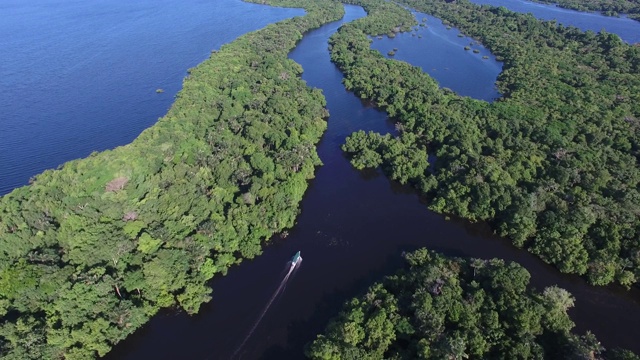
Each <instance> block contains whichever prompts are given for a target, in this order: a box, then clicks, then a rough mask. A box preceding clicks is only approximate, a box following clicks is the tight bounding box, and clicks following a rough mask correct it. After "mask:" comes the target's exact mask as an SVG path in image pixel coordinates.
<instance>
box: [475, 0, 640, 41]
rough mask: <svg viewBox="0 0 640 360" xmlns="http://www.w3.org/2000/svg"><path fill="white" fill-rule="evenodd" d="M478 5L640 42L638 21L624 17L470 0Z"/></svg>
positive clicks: (508, 0) (517, 1) (518, 1)
mask: <svg viewBox="0 0 640 360" xmlns="http://www.w3.org/2000/svg"><path fill="white" fill-rule="evenodd" d="M470 1H471V2H472V3H475V4H478V5H492V6H504V7H505V8H507V9H509V10H511V11H515V12H520V13H531V14H532V15H533V16H535V17H537V18H538V19H541V20H556V21H557V22H558V23H560V24H562V25H564V26H575V27H577V28H578V29H581V30H583V31H587V30H591V31H594V32H600V31H601V30H605V31H607V32H609V33H613V34H616V35H618V36H620V38H621V39H622V40H624V41H626V42H628V43H630V44H634V43H637V42H640V21H635V20H631V19H629V18H626V17H624V16H623V17H612V16H604V15H602V14H599V13H595V12H582V11H575V10H569V9H563V8H561V7H558V6H556V5H548V4H540V3H534V2H531V1H526V0H470Z"/></svg>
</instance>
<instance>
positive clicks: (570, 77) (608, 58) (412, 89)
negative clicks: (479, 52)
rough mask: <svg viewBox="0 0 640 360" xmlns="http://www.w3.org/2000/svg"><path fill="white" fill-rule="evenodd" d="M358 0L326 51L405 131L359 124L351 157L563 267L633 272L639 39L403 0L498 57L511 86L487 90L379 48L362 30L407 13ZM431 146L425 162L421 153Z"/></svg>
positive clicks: (599, 281)
mask: <svg viewBox="0 0 640 360" xmlns="http://www.w3.org/2000/svg"><path fill="white" fill-rule="evenodd" d="M360 3H361V4H362V5H364V6H365V7H366V8H367V11H368V12H369V15H370V16H368V17H367V18H365V19H361V20H360V21H356V22H353V23H351V24H348V25H345V26H343V27H342V28H341V30H340V31H339V32H338V33H336V34H335V35H334V36H333V37H332V40H331V48H332V60H333V61H334V62H335V63H336V64H337V65H338V66H339V68H340V69H341V70H342V71H343V72H344V75H345V80H344V84H345V86H346V87H347V88H348V89H350V90H352V91H354V92H355V93H356V94H358V95H359V96H360V97H362V98H366V99H370V100H372V101H373V102H374V103H376V104H378V105H379V106H380V107H382V108H383V109H385V110H386V111H387V112H388V113H389V115H390V116H391V117H393V118H395V119H396V120H397V121H398V122H399V124H398V128H399V129H400V130H401V133H402V135H401V136H399V137H397V138H391V137H383V136H380V135H376V134H362V133H358V134H354V135H352V136H351V137H350V138H349V139H347V143H346V144H345V147H344V150H345V151H347V153H348V154H349V156H350V157H351V158H352V162H353V163H354V165H356V166H357V167H375V166H377V165H381V166H382V168H383V169H384V171H385V172H386V173H387V174H389V175H390V176H391V177H392V178H393V179H396V180H399V181H401V182H403V183H411V184H413V185H414V186H415V187H416V188H418V189H419V190H421V191H422V192H423V193H424V194H426V195H427V197H428V198H429V200H430V201H429V207H430V208H431V209H433V210H435V211H437V212H440V213H449V214H455V215H459V216H462V217H465V218H467V219H470V220H474V221H479V220H482V221H488V222H489V223H490V224H492V225H493V227H494V229H495V231H496V232H498V233H500V234H501V235H504V236H508V237H510V238H511V239H512V240H513V243H514V244H515V245H516V246H519V247H524V248H526V249H528V250H529V251H531V252H533V253H535V254H536V255H538V256H539V257H540V258H542V259H543V260H544V261H546V262H548V263H551V264H554V265H555V266H557V267H558V268H559V269H560V270H561V271H562V272H565V273H576V274H581V275H586V276H587V278H588V280H589V281H590V282H591V283H592V284H595V285H605V284H609V283H611V282H614V281H616V282H618V283H620V284H623V285H625V286H631V285H633V284H635V283H637V281H638V278H639V277H640V241H638V236H639V235H640V216H639V215H640V192H639V190H640V168H639V166H638V162H639V160H640V48H638V47H634V46H630V45H627V44H625V43H624V42H622V41H621V40H620V38H619V37H618V36H616V35H613V34H608V33H606V32H602V33H600V34H595V33H593V32H589V31H587V32H581V31H579V30H578V29H576V28H566V27H562V26H559V25H557V24H556V23H555V22H542V21H538V20H537V19H535V18H534V17H533V16H531V15H522V14H516V13H513V12H509V11H507V10H506V9H505V8H495V7H489V6H476V5H473V4H471V3H469V2H468V1H464V0H460V1H457V2H455V3H449V2H445V1H439V0H406V1H404V4H406V5H408V6H411V7H414V8H416V9H417V10H418V11H422V12H427V13H430V14H433V15H435V16H438V17H440V18H442V19H443V21H445V22H449V23H452V24H455V25H456V26H458V27H459V28H460V30H461V31H462V32H464V33H465V34H469V35H470V36H472V37H474V38H476V39H478V40H480V41H482V43H483V44H485V45H486V46H487V47H489V48H490V49H491V50H492V51H493V53H494V54H495V55H496V56H499V57H501V58H502V59H503V60H504V71H503V72H502V73H501V75H500V77H499V81H498V87H499V90H500V91H501V93H502V94H503V98H502V99H500V100H499V101H497V102H495V103H492V104H488V103H486V102H483V101H477V100H473V99H470V98H464V97H460V96H457V95H455V94H451V93H449V92H446V91H443V90H441V89H439V87H438V84H437V83H436V82H435V81H434V80H432V79H431V78H430V77H429V76H428V75H426V74H424V73H423V72H422V71H420V69H419V68H416V67H412V66H410V65H408V64H406V63H403V62H397V61H393V60H388V59H385V58H384V57H383V56H382V55H380V54H379V53H378V52H377V51H373V50H371V49H370V47H369V39H368V38H367V35H372V36H375V35H377V34H381V33H382V34H383V33H386V32H387V31H388V30H387V29H388V28H390V27H393V26H397V25H398V24H403V23H404V22H406V20H397V21H396V22H395V23H391V24H389V23H387V22H385V20H383V19H384V16H382V15H378V14H381V13H382V12H381V11H380V7H381V6H383V5H382V4H381V2H380V1H377V0H362V1H361V2H360ZM384 6H389V5H388V3H384ZM398 9H399V10H398V11H400V10H402V11H404V12H405V13H406V15H405V16H410V13H409V12H408V11H405V10H403V9H402V8H401V7H400V6H398ZM398 16H401V15H396V17H398ZM374 22H379V24H378V25H376V24H373V23H374ZM385 26H386V28H385ZM425 149H426V150H425ZM427 150H428V151H429V152H430V153H431V154H433V155H434V157H433V158H434V159H435V161H432V162H433V163H432V164H429V166H427V165H425V164H424V163H423V162H422V160H420V161H416V160H415V159H416V158H418V159H423V158H425V157H426V154H421V153H422V152H426V151H427Z"/></svg>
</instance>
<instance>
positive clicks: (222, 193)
mask: <svg viewBox="0 0 640 360" xmlns="http://www.w3.org/2000/svg"><path fill="white" fill-rule="evenodd" d="M276 2H277V3H278V4H280V5H284V6H299V7H304V8H305V9H306V11H307V15H306V16H304V17H298V18H294V19H290V20H286V21H283V22H280V23H278V24H275V25H270V26H268V27H266V28H264V29H263V30H260V31H257V32H254V33H250V34H248V35H245V36H243V37H241V38H239V39H238V40H236V41H234V42H233V43H231V44H229V45H225V46H223V47H222V48H221V49H220V51H217V52H214V53H213V54H212V55H211V57H210V58H209V59H208V60H206V61H205V62H203V63H202V64H201V65H199V66H197V67H196V68H194V69H191V70H190V72H189V73H190V75H189V76H188V78H187V79H186V80H185V81H184V86H183V90H182V91H181V92H180V93H179V94H178V96H177V99H176V101H175V103H174V105H173V106H172V108H171V109H170V110H169V112H168V113H167V115H166V116H165V117H163V118H162V119H160V120H159V121H158V123H157V124H156V125H154V126H153V127H151V128H149V129H147V130H146V131H144V132H143V133H142V134H141V135H140V136H139V137H138V138H137V139H136V140H135V141H134V142H133V143H131V144H129V145H127V146H123V147H119V148H116V149H114V150H112V151H105V152H101V153H95V154H92V156H90V157H89V158H86V159H82V160H77V161H72V162H69V163H67V164H64V166H62V167H61V168H60V169H59V170H51V171H46V172H44V173H42V174H40V175H38V176H37V177H35V179H34V181H33V183H32V184H31V185H29V186H26V187H22V188H19V189H16V190H14V191H13V192H11V193H10V194H8V195H6V196H4V197H2V198H1V199H0V289H1V292H0V316H1V317H2V320H1V322H0V354H2V356H3V357H4V358H7V359H20V360H24V359H53V358H56V359H60V358H64V359H88V358H94V357H96V356H102V355H104V354H105V353H107V352H108V351H109V350H110V348H111V347H112V345H113V344H115V343H117V342H119V341H121V340H122V339H124V338H125V337H126V336H127V335H129V334H131V333H132V332H133V331H134V330H136V329H137V328H139V327H140V326H141V325H142V324H144V323H145V322H146V321H147V320H148V319H149V317H150V316H152V315H153V314H155V313H157V312H158V310H159V309H161V308H166V307H171V306H180V307H181V308H182V309H184V310H185V311H187V312H188V313H195V312H197V311H198V309H199V307H200V305H201V304H202V303H204V302H207V301H209V299H210V293H211V288H210V287H209V286H208V284H207V281H208V280H209V279H211V278H212V277H213V276H215V275H216V274H225V273H226V271H227V268H228V267H229V266H231V265H233V264H238V263H240V262H241V261H242V259H251V258H253V257H255V256H256V255H258V254H259V253H260V252H261V246H262V244H263V242H264V241H265V240H267V239H269V237H270V236H271V235H273V234H274V233H278V232H281V231H283V230H284V229H286V228H290V227H291V226H293V224H294V219H295V218H296V215H297V213H298V204H299V202H300V200H301V199H302V195H303V193H304V191H305V189H306V187H307V180H308V179H310V178H312V177H313V175H314V168H315V166H317V165H319V164H320V161H319V158H318V156H317V154H316V149H315V144H316V143H317V142H318V141H319V139H320V136H321V135H322V133H323V131H324V130H325V128H326V123H325V120H324V118H325V117H326V116H327V112H326V109H325V107H324V106H325V100H324V97H323V96H322V94H321V92H320V91H319V90H312V89H309V88H308V87H307V86H306V85H305V83H304V82H303V81H302V80H301V79H300V77H299V75H300V74H301V72H302V69H301V68H300V66H299V65H298V64H296V63H294V62H293V61H291V60H288V59H287V54H288V52H289V51H290V50H291V49H292V48H293V47H294V46H295V44H296V42H297V41H298V40H299V39H301V37H302V34H303V32H305V31H308V30H309V29H312V28H315V27H318V26H320V25H321V24H323V23H326V22H328V21H332V20H337V19H339V18H340V17H341V16H342V14H343V7H342V6H341V5H340V4H338V3H336V2H333V1H323V0H318V1H314V2H311V3H310V2H306V1H301V0H300V1H274V3H276Z"/></svg>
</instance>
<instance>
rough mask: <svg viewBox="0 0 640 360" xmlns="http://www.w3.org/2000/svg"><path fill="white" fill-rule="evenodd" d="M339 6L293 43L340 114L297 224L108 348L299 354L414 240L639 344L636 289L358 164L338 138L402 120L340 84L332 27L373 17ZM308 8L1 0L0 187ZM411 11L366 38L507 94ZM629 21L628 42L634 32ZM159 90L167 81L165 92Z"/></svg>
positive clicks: (117, 128) (76, 151)
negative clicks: (203, 299) (553, 258)
mask: <svg viewBox="0 0 640 360" xmlns="http://www.w3.org/2000/svg"><path fill="white" fill-rule="evenodd" d="M483 1H484V0H483ZM491 1H495V0H491ZM510 3H511V2H510ZM540 7H544V6H540ZM548 8H549V9H552V10H549V11H557V10H556V8H554V7H548ZM346 9H347V14H346V16H345V18H344V19H343V20H342V21H339V22H336V23H332V24H328V25H326V26H323V27H322V28H320V29H318V30H315V31H312V32H310V33H308V34H306V35H305V37H304V39H303V40H302V41H301V42H300V43H299V45H298V46H297V47H296V49H295V50H294V51H293V52H292V53H291V55H290V56H291V58H292V59H294V60H295V61H297V62H298V63H300V64H301V65H302V66H303V68H304V70H305V72H304V74H303V78H304V79H305V80H306V81H307V82H308V84H309V85H310V86H314V87H318V88H321V89H323V91H324V94H325V96H326V98H327V103H328V108H329V111H330V113H331V116H330V118H329V119H328V130H327V132H326V134H325V135H324V137H323V139H322V141H321V143H320V144H319V147H318V151H319V154H320V157H321V158H322V161H323V162H324V166H322V167H320V168H318V170H317V176H316V178H315V179H314V180H312V181H311V183H310V187H309V189H308V191H307V193H306V195H305V198H304V200H303V202H302V206H301V207H302V211H301V214H300V216H299V218H298V222H297V225H296V226H295V227H294V228H293V229H291V231H290V235H289V236H288V237H287V238H286V239H273V240H272V243H271V244H270V245H268V246H266V247H265V251H264V254H263V255H261V256H260V257H258V258H256V259H255V260H253V261H247V262H245V263H243V264H242V265H241V266H237V267H234V268H232V269H231V270H230V271H229V273H228V275H227V276H225V277H218V278H216V279H214V281H213V282H212V287H213V294H212V295H213V300H212V302H211V303H209V304H205V305H203V307H202V309H201V312H200V313H199V314H198V315H196V316H188V315H186V314H183V313H175V312H171V311H166V312H164V313H163V314H160V315H158V316H156V317H154V318H153V319H152V320H151V321H150V322H149V323H148V324H147V325H146V326H145V327H143V328H142V329H140V330H139V331H137V332H136V333H135V334H134V335H132V336H131V337H130V338H129V339H127V340H126V341H124V342H123V343H121V344H119V345H118V346H117V347H116V348H115V349H114V350H113V351H112V352H111V353H110V354H109V355H108V358H110V359H228V358H230V357H231V356H232V355H233V354H234V353H236V354H237V358H241V359H297V358H301V357H302V356H303V355H302V349H303V346H304V344H305V343H307V342H308V341H310V340H312V339H313V338H314V336H315V334H317V333H319V332H321V331H322V330H323V328H324V326H325V325H326V322H327V320H328V319H329V318H330V317H331V316H335V315H336V312H337V311H338V310H339V308H340V305H341V304H342V303H343V302H344V301H345V300H347V299H348V298H350V297H352V296H356V295H358V294H359V293H360V292H361V291H363V290H364V289H366V287H367V286H369V285H370V284H371V283H372V282H373V281H375V280H377V279H379V278H380V277H382V276H383V275H385V274H389V273H391V272H393V271H395V270H397V269H398V268H399V267H401V266H402V265H403V262H402V260H401V256H400V255H401V253H402V252H403V251H410V250H413V249H416V248H419V247H428V248H430V249H434V250H437V251H441V252H443V253H446V254H449V255H456V256H473V257H479V258H493V257H498V258H502V259H505V260H507V261H516V262H518V263H520V264H521V265H523V266H525V267H526V268H527V269H528V270H529V272H530V273H531V275H532V284H533V285H534V286H535V287H537V288H539V289H541V288H543V287H545V286H549V285H553V284H557V285H559V286H560V287H563V288H565V289H567V290H569V291H570V292H571V293H573V295H574V296H575V297H576V299H577V300H576V307H575V308H574V309H573V310H572V311H571V315H572V317H573V319H574V321H575V322H576V324H577V330H578V331H579V332H584V331H585V330H587V329H591V330H592V331H593V332H594V333H595V334H596V336H597V337H598V338H599V339H600V340H601V341H602V342H603V344H604V345H605V346H606V347H614V346H623V347H627V348H630V349H633V350H635V351H636V352H640V343H638V342H637V338H638V330H637V326H638V324H640V294H639V293H638V291H632V292H626V291H624V290H622V289H620V288H617V287H610V288H596V287H591V286H589V285H587V284H586V283H585V282H584V281H583V280H582V279H580V278H579V277H575V276H565V275H562V274H560V273H559V272H558V271H557V270H556V269H555V268H553V267H550V266H548V265H546V264H544V263H542V262H541V261H540V260H538V259H537V258H536V257H535V256H533V255H531V254H529V253H527V252H525V251H521V250H518V249H516V248H514V247H513V246H511V244H510V242H509V241H508V240H505V239H501V238H499V237H496V236H493V235H492V234H491V231H490V230H489V229H488V228H487V227H486V226H484V225H483V224H469V223H468V222H465V221H462V220H457V219H452V220H446V219H445V218H444V217H443V216H441V215H438V214H435V213H433V212H430V211H428V210H427V208H426V207H425V205H424V204H423V203H422V202H421V199H420V198H419V196H418V195H416V193H415V192H414V191H413V190H411V189H409V188H407V187H403V186H400V185H399V184H397V183H394V182H391V181H389V180H388V179H387V178H386V177H384V176H383V175H381V174H380V173H379V172H376V171H370V172H360V171H356V170H354V169H353V168H352V167H351V165H350V164H349V163H348V161H347V160H346V159H345V158H344V156H343V155H342V152H341V151H340V148H339V147H340V145H341V144H342V143H343V142H344V138H345V137H346V136H348V135H349V134H350V133H352V132H353V131H356V130H360V129H365V130H374V131H377V132H383V133H384V132H392V131H393V128H394V126H393V124H392V123H391V122H390V121H389V120H388V119H387V117H386V114H385V113H384V112H380V111H378V110H376V109H374V108H372V107H371V106H369V104H367V103H363V102H361V101H360V100H359V99H358V98H356V97H355V96H354V95H353V94H351V93H349V92H347V91H346V90H345V89H344V87H343V85H342V84H341V80H342V74H341V73H340V72H339V71H338V69H337V68H336V67H335V66H334V65H333V64H332V63H331V62H330V60H329V53H328V51H327V39H328V37H329V36H330V35H331V34H333V33H334V32H335V31H336V30H337V28H338V27H339V26H340V25H341V24H342V23H343V22H348V21H351V20H353V19H356V18H358V17H361V16H364V15H365V14H364V11H363V10H362V9H361V8H359V7H353V6H347V7H346ZM560 12H562V13H575V12H571V11H567V10H561V11H560ZM302 13H303V12H302V11H301V10H292V9H277V8H270V7H264V6H258V5H251V4H245V3H242V2H240V1H238V0H187V1H180V2H176V1H169V0H155V1H150V0H139V1H135V2H119V3H113V2H110V1H102V0H101V1H91V2H86V1H79V0H33V1H29V2H24V1H18V0H5V1H3V2H1V3H0V18H1V19H2V21H0V49H2V51H0V64H1V65H2V66H1V67H0V89H2V90H3V96H2V97H0V111H1V113H2V117H0V129H1V130H2V131H0V194H4V193H6V192H8V191H10V190H11V189H13V188H15V187H17V186H21V185H24V184H26V182H27V180H28V178H29V177H30V176H33V175H35V174H37V173H38V172H40V171H42V170H44V169H47V168H54V167H56V166H58V165H59V164H60V163H62V162H64V161H67V160H70V159H74V158H78V157H83V156H86V155H87V154H89V153H90V152H91V151H94V150H102V149H106V148H112V147H114V146H118V145H122V144H126V143H128V142H130V141H131V140H132V139H134V138H135V137H136V136H137V135H138V134H139V133H140V132H141V131H142V130H143V129H145V128H147V127H149V126H150V125H152V124H153V123H154V122H155V120H156V119H157V118H158V117H160V116H162V115H163V114H164V113H165V112H166V110H167V108H168V107H169V106H170V104H171V102H172V100H173V96H174V95H175V94H176V93H177V91H178V90H179V89H180V86H181V79H182V78H183V77H184V75H185V74H186V72H185V71H186V69H187V68H189V67H192V66H195V65H196V64H197V63H199V62H201V61H202V60H203V59H204V58H206V57H207V54H208V53H209V52H210V51H211V50H212V49H216V48H219V46H220V45H221V44H223V43H226V42H229V41H231V40H232V39H234V38H235V37H237V36H239V35H240V34H242V33H245V32H247V31H250V30H254V29H258V28H261V27H263V26H264V25H266V24H268V23H272V22H275V21H278V20H280V19H283V18H286V17H291V16H294V15H300V14H302ZM578 14H579V13H578ZM417 16H418V19H419V20H420V21H421V20H422V18H423V17H427V25H428V26H427V27H423V28H417V29H416V30H415V31H413V33H415V34H416V36H412V35H411V33H408V34H403V35H399V36H398V37H397V38H396V39H386V38H383V39H382V40H377V39H376V40H374V44H373V46H374V47H375V48H376V49H379V50H380V51H381V52H382V53H383V54H386V53H387V52H388V51H389V50H390V49H392V48H398V52H397V54H396V55H395V58H397V59H398V60H404V61H408V62H410V63H412V64H414V65H417V66H421V67H422V69H423V70H424V71H426V72H428V73H429V74H430V75H432V76H433V77H434V78H436V80H438V81H439V82H440V84H441V86H443V87H448V88H450V89H452V90H453V91H456V92H457V93H459V94H461V95H464V96H472V97H475V98H479V99H484V100H487V101H491V100H492V99H494V98H495V97H497V96H499V94H498V93H497V92H496V90H495V88H494V81H495V78H496V76H497V74H498V73H499V71H500V69H501V64H500V63H498V62H496V61H495V59H494V58H493V56H492V55H491V54H490V53H488V51H487V50H486V49H483V48H480V47H477V46H475V45H474V46H473V48H477V49H478V50H479V51H480V53H478V54H474V53H473V52H471V51H464V49H463V47H464V45H465V44H468V43H470V42H472V40H471V39H468V38H464V37H461V38H459V37H458V36H457V34H458V33H459V31H458V30H456V29H455V28H453V29H449V30H447V29H446V28H445V27H444V26H442V24H441V23H440V22H439V20H437V19H435V18H432V17H429V16H424V15H423V14H418V15H417ZM576 16H577V15H576ZM580 16H581V15H580ZM589 16H593V14H589ZM596 16H597V15H596ZM603 18H605V17H603ZM605 19H607V20H608V21H619V19H615V18H605ZM606 28H607V30H608V31H611V32H614V28H613V27H611V26H606ZM598 30H599V29H598ZM634 34H635V35H637V34H640V30H639V31H636V30H634V31H633V32H632V34H631V35H634ZM418 35H421V36H420V37H419V36H418ZM620 35H621V36H622V37H623V38H624V39H625V40H627V41H631V42H633V41H634V40H629V38H628V37H627V35H630V34H629V33H620ZM635 41H637V40H635ZM482 56H488V59H482ZM157 88H162V89H164V90H165V92H164V93H162V94H156V93H155V90H156V89H157ZM296 251H301V252H302V256H303V258H304V261H303V263H302V265H301V267H300V268H299V269H298V271H297V272H296V273H295V274H294V275H293V276H292V278H291V279H290V280H289V282H288V283H287V286H286V288H285V290H284V292H283V293H282V295H280V296H279V297H278V298H276V299H275V301H274V302H273V305H272V306H271V308H270V309H269V311H268V312H266V315H265V316H264V318H263V319H262V321H261V322H260V323H259V324H258V326H257V327H256V329H255V332H254V333H253V334H252V335H251V336H250V337H249V338H248V341H246V343H245V344H244V346H243V347H242V348H240V349H239V346H240V344H241V343H242V341H243V339H245V338H246V337H247V335H248V334H249V332H250V330H251V329H252V327H253V326H254V323H255V321H256V319H258V317H259V316H260V314H261V313H262V312H263V309H264V307H265V305H266V303H267V302H268V301H269V299H270V298H271V295H272V293H273V292H274V291H275V290H276V288H277V287H278V285H279V284H280V280H281V279H282V277H283V276H284V271H285V268H286V263H287V261H288V260H289V259H290V258H291V256H292V255H293V254H294V253H295V252H296Z"/></svg>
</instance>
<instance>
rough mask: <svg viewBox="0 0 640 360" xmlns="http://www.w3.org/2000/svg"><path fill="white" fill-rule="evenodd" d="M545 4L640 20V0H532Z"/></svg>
mask: <svg viewBox="0 0 640 360" xmlns="http://www.w3.org/2000/svg"><path fill="white" fill-rule="evenodd" d="M532 1H535V2H539V3H544V4H554V5H558V6H560V7H563V8H567V9H573V10H579V11H599V12H601V13H603V14H604V15H607V16H618V15H620V14H627V15H628V17H629V18H631V19H634V20H638V21H640V1H638V0H616V1H611V0H532Z"/></svg>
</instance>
